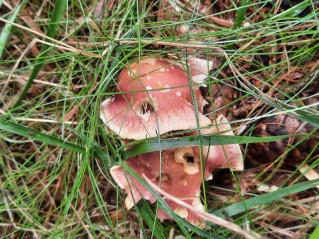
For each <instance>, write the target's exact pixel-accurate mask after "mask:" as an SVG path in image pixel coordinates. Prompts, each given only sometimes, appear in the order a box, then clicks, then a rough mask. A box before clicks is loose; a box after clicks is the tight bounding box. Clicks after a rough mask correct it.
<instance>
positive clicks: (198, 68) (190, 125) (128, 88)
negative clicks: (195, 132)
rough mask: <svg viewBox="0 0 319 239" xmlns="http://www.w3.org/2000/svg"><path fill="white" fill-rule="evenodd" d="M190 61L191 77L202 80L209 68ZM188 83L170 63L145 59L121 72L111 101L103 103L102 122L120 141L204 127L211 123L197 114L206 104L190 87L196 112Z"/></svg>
mask: <svg viewBox="0 0 319 239" xmlns="http://www.w3.org/2000/svg"><path fill="white" fill-rule="evenodd" d="M190 62H191V63H190V67H189V68H190V74H191V76H194V77H196V78H203V76H202V75H205V74H206V75H207V72H208V70H209V67H211V66H212V64H207V63H206V68H205V67H204V64H203V62H202V60H198V61H196V60H195V62H194V59H191V60H190ZM198 63H201V64H198ZM191 84H192V82H189V78H188V75H187V72H186V71H185V70H184V69H183V68H182V67H181V66H180V65H178V64H175V63H174V62H172V61H171V60H166V59H161V58H144V59H142V60H140V61H139V62H134V63H132V64H130V65H128V66H127V67H125V68H124V69H123V70H122V72H121V73H120V75H119V78H118V84H117V90H116V91H117V92H116V94H115V96H114V98H109V99H107V100H106V101H104V102H103V103H102V108H101V119H102V120H103V122H104V123H105V124H106V125H107V126H108V128H109V129H110V130H112V131H113V132H115V133H116V134H118V135H119V136H120V137H121V138H122V139H133V140H140V139H145V138H148V137H155V136H157V135H162V134H164V133H167V132H171V131H177V130H189V129H196V128H198V127H206V126H208V125H210V124H211V122H210V120H209V119H208V118H207V117H205V116H204V115H203V114H202V113H200V112H202V108H203V106H204V105H205V101H204V99H203V97H202V95H201V93H200V90H199V87H198V86H193V89H194V95H195V98H196V99H197V104H198V109H199V111H200V112H196V111H195V109H194V106H193V98H192V90H191V88H190V85H191ZM196 118H198V123H197V120H196Z"/></svg>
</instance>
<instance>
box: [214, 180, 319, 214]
mask: <svg viewBox="0 0 319 239" xmlns="http://www.w3.org/2000/svg"><path fill="white" fill-rule="evenodd" d="M317 185H319V179H315V180H312V181H307V182H302V183H298V184H295V185H292V186H288V187H285V188H281V189H278V190H276V191H274V192H270V193H266V194H263V195H260V196H256V197H253V198H250V199H247V200H245V201H243V202H238V203H235V204H232V205H230V206H228V207H226V208H223V209H220V210H217V211H215V212H214V214H215V215H216V216H219V217H225V215H227V216H228V217H232V216H235V215H238V214H240V213H243V212H247V210H249V209H252V208H254V207H258V206H262V205H264V204H267V203H271V202H273V201H275V200H278V199H281V198H283V197H286V196H288V195H291V194H294V193H299V192H302V191H305V190H308V189H311V188H314V187H316V186H317Z"/></svg>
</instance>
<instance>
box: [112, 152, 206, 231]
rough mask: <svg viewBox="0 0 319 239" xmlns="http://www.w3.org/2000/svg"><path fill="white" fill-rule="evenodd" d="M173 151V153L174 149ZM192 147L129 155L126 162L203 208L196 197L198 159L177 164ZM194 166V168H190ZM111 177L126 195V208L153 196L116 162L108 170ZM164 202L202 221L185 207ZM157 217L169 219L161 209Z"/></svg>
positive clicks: (199, 177) (195, 221) (199, 178)
mask: <svg viewBox="0 0 319 239" xmlns="http://www.w3.org/2000/svg"><path fill="white" fill-rule="evenodd" d="M176 152H177V153H176ZM190 152H192V148H188V147H184V148H179V149H177V150H173V149H171V150H164V151H162V152H161V153H159V152H152V153H147V154H142V155H139V156H135V157H131V158H129V159H128V160H127V161H126V162H127V164H128V166H129V167H130V168H132V169H133V170H134V171H135V172H136V173H137V174H139V176H142V175H145V176H146V177H147V178H149V179H150V180H151V181H152V182H153V183H155V184H157V185H160V187H161V188H162V189H163V190H164V191H165V192H167V193H169V194H171V195H173V196H175V197H177V198H179V199H181V200H182V201H184V202H186V203H188V204H189V205H192V206H194V207H196V208H197V209H198V210H202V211H204V206H203V205H202V203H201V201H200V185H201V183H202V175H201V173H200V170H199V162H198V160H197V162H194V163H193V164H194V165H196V166H193V165H191V163H189V165H188V166H189V167H185V165H184V167H183V166H182V165H181V164H183V163H181V162H180V156H182V155H184V154H186V155H189V154H190ZM194 168H195V170H193V169H194ZM110 172H111V175H112V177H113V178H114V180H115V181H116V182H117V184H118V185H119V186H120V187H121V188H122V189H124V190H125V192H126V193H127V197H126V199H125V206H126V208H128V209H130V208H132V207H133V206H134V204H135V203H137V202H138V201H139V200H141V199H142V198H144V199H146V200H149V201H150V202H151V203H154V202H155V201H156V198H155V197H154V196H153V195H152V194H151V193H150V192H149V191H148V190H147V189H146V188H145V187H144V186H143V185H142V184H141V183H139V182H138V181H137V179H135V178H134V177H133V176H131V175H129V174H127V173H125V172H124V170H123V169H122V168H121V167H120V166H114V167H112V168H111V170H110ZM163 199H164V201H166V203H167V204H168V206H169V207H170V208H171V209H172V210H173V211H174V212H175V213H176V214H177V215H179V216H180V217H182V218H185V219H186V220H187V221H189V222H191V223H192V224H194V225H199V224H201V225H204V224H203V222H202V218H201V217H199V216H197V215H196V214H195V213H193V212H191V211H189V210H188V209H186V208H184V207H181V206H180V205H178V204H176V203H175V202H173V201H170V200H168V199H166V198H163ZM158 218H159V219H160V220H164V219H170V217H169V216H168V215H167V214H166V213H164V212H163V211H161V210H160V211H159V213H158Z"/></svg>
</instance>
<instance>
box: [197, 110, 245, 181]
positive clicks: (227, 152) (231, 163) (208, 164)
mask: <svg viewBox="0 0 319 239" xmlns="http://www.w3.org/2000/svg"><path fill="white" fill-rule="evenodd" d="M214 123H215V125H213V126H211V127H209V128H206V129H201V130H200V132H201V134H202V135H205V134H216V133H220V134H221V135H234V133H233V131H232V129H231V126H230V124H229V122H228V120H227V119H226V118H225V117H224V116H223V115H220V116H218V117H217V119H216V120H215V122H214ZM192 134H196V132H194V133H192ZM193 151H194V155H195V156H196V157H198V158H199V157H200V148H199V147H193ZM202 153H203V163H204V166H205V178H206V179H209V178H210V177H211V173H212V172H213V171H214V170H215V169H217V168H231V169H232V170H233V171H242V170H243V169H244V160H243V155H242V152H241V150H240V147H239V145H238V144H227V145H212V146H203V147H202Z"/></svg>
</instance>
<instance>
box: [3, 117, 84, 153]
mask: <svg viewBox="0 0 319 239" xmlns="http://www.w3.org/2000/svg"><path fill="white" fill-rule="evenodd" d="M0 129H2V130H4V131H7V132H10V133H13V134H18V135H21V136H25V137H28V138H30V139H33V140H37V141H40V142H44V143H48V144H51V145H55V146H59V147H61V148H64V149H68V150H71V151H74V152H78V153H82V154H85V152H86V150H85V148H83V147H81V146H78V145H75V144H71V143H69V142H67V141H63V140H61V139H58V138H55V137H53V136H50V135H47V134H44V133H41V132H39V131H36V130H33V129H31V128H28V127H25V126H22V125H20V124H17V123H13V122H10V121H6V120H3V119H0Z"/></svg>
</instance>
